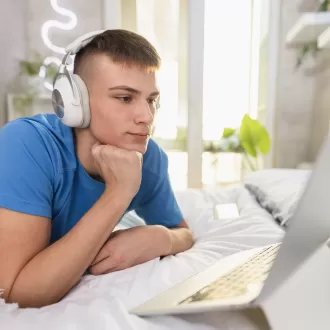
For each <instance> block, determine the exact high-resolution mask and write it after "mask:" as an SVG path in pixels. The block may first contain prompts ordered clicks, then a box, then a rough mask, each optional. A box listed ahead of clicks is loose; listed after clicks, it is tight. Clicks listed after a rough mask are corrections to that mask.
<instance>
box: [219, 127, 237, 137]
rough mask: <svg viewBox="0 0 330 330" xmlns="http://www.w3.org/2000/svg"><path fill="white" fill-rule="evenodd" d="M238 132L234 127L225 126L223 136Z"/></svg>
mask: <svg viewBox="0 0 330 330" xmlns="http://www.w3.org/2000/svg"><path fill="white" fill-rule="evenodd" d="M235 132H236V130H235V129H233V128H225V129H224V130H223V133H222V137H224V138H226V137H229V136H232V135H233V134H234V133H235Z"/></svg>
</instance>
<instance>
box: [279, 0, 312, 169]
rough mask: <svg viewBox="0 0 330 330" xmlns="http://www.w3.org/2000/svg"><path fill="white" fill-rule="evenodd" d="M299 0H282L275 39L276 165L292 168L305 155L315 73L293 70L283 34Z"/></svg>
mask: <svg viewBox="0 0 330 330" xmlns="http://www.w3.org/2000/svg"><path fill="white" fill-rule="evenodd" d="M300 5H301V0H282V8H281V18H280V22H279V23H280V24H279V29H280V38H279V54H278V56H279V62H278V80H277V87H276V104H275V136H274V142H275V150H274V164H275V166H276V167H296V166H297V165H298V164H299V163H301V162H304V161H306V160H308V158H309V148H308V146H309V141H310V139H311V121H312V117H313V105H314V94H315V84H316V78H315V76H307V75H306V73H305V71H304V70H298V71H295V70H294V68H295V61H296V51H295V50H293V49H289V48H287V46H286V45H285V37H286V34H287V32H288V30H289V29H290V28H291V27H292V25H293V24H294V23H295V21H296V19H298V17H299V16H300V12H299V10H300V9H299V6H300Z"/></svg>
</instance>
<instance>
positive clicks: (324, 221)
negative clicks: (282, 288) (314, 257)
mask: <svg viewBox="0 0 330 330" xmlns="http://www.w3.org/2000/svg"><path fill="white" fill-rule="evenodd" d="M329 192H330V139H329V138H327V139H326V140H325V143H324V144H323V146H322V148H321V152H320V153H319V156H318V159H317V161H316V164H315V166H314V169H313V170H312V173H311V175H310V178H309V180H308V182H307V185H306V188H305V191H304V192H303V194H302V196H301V198H300V200H299V201H298V204H297V207H296V210H295V213H294V215H293V217H292V218H291V219H290V224H289V227H288V229H287V230H286V234H285V236H284V239H283V242H282V245H281V248H280V250H279V252H278V255H277V258H276V259H275V262H274V264H273V267H272V268H271V271H270V274H269V276H268V278H267V280H266V282H265V285H264V287H263V289H262V291H261V294H260V296H259V297H258V299H263V298H265V297H266V296H269V294H270V293H271V292H273V291H274V289H275V288H276V287H277V286H278V285H279V284H280V283H282V282H283V281H284V280H285V279H286V278H288V277H289V276H290V274H292V272H293V271H294V270H295V269H296V268H297V267H298V266H299V265H300V264H301V263H302V262H304V261H305V260H306V259H307V258H308V257H309V256H311V254H312V253H313V252H315V251H316V250H317V249H318V248H319V247H320V246H321V245H323V244H324V243H325V242H326V241H327V240H328V239H329V237H330V193H329ZM329 258H330V254H329Z"/></svg>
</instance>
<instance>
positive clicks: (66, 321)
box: [0, 186, 283, 330]
mask: <svg viewBox="0 0 330 330" xmlns="http://www.w3.org/2000/svg"><path fill="white" fill-rule="evenodd" d="M177 198H178V202H179V205H180V207H181V209H182V211H183V214H184V216H185V218H186V219H187V221H188V223H189V225H190V227H191V229H192V231H193V233H194V238H195V244H194V246H193V248H192V249H190V250H189V251H186V252H184V253H181V254H178V255H176V256H170V257H166V258H164V259H162V260H159V259H155V260H152V261H150V262H148V263H145V264H142V265H138V266H136V267H132V268H130V269H127V270H124V271H120V272H116V273H112V274H107V275H102V276H91V275H87V276H85V277H84V278H83V279H82V280H81V282H80V283H79V284H78V285H77V286H76V287H75V288H74V289H73V290H72V291H71V292H70V293H69V294H68V295H67V297H65V298H64V299H63V300H62V301H61V302H59V303H57V304H55V305H52V306H48V307H45V308H41V309H19V308H17V306H16V305H15V304H12V305H9V304H4V303H3V301H0V329H1V330H7V329H8V330H14V329H28V330H36V329H47V330H51V329H61V330H65V329H70V330H73V329H77V330H78V329H79V330H83V329H86V330H87V329H93V330H94V329H95V330H101V329H111V330H116V329H121V330H136V329H143V330H146V329H148V330H149V329H150V330H167V329H175V330H181V329H182V330H185V329H187V330H188V329H190V330H191V329H196V330H204V329H235V330H236V329H237V330H238V329H239V330H244V329H249V330H250V329H251V330H252V329H255V328H254V326H253V325H252V324H250V323H249V321H248V319H246V318H245V317H244V315H243V314H240V313H239V312H218V313H204V314H196V315H187V316H176V317H174V316H161V317H160V316H157V317H150V318H140V317H137V316H135V315H131V314H129V312H128V311H129V310H130V309H131V308H133V307H135V306H137V305H139V304H141V303H142V302H144V301H145V300H147V299H149V298H151V297H152V296H154V295H156V294H158V293H160V292H162V291H164V290H165V289H167V288H169V287H171V286H173V285H174V284H176V283H178V282H181V281H182V280H184V279H186V278H188V277H189V276H191V275H193V274H195V273H197V272H199V271H200V270H202V269H204V268H205V267H207V266H209V265H211V264H213V263H215V262H216V261H218V260H220V259H221V258H225V257H226V256H228V255H231V254H233V253H236V252H239V251H242V250H247V249H250V248H254V247H260V246H263V245H267V244H271V243H275V242H279V241H280V240H281V239H282V237H283V232H282V230H281V229H280V228H279V227H278V226H277V225H276V224H275V222H274V220H273V219H272V217H271V216H270V215H269V214H268V213H267V212H266V211H265V210H264V209H262V208H261V207H260V206H259V205H258V204H257V203H256V202H255V200H254V199H253V197H252V196H251V195H250V194H249V193H248V191H247V190H246V189H245V188H243V187H242V186H237V187H231V188H226V189H224V188H218V189H215V188H213V189H204V190H188V191H185V192H180V193H177ZM228 202H236V203H237V205H238V207H239V210H240V217H239V218H237V219H235V220H214V216H213V213H214V205H215V204H217V203H228ZM131 217H132V215H128V219H127V220H128V221H129V220H130V219H132V218H131ZM59 280H60V279H59Z"/></svg>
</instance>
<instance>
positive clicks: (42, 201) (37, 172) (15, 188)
mask: <svg viewBox="0 0 330 330" xmlns="http://www.w3.org/2000/svg"><path fill="white" fill-rule="evenodd" d="M0 157H1V158H0V207H3V208H6V209H10V210H13V211H17V212H22V213H27V214H33V215H38V216H44V217H49V218H51V215H52V207H51V206H52V196H53V177H54V176H53V175H52V172H53V166H52V161H51V157H50V155H49V150H48V149H47V147H46V143H45V141H44V139H43V137H42V136H41V134H40V133H39V131H38V130H37V129H36V127H34V126H33V125H32V124H31V123H29V122H28V121H24V120H18V121H14V122H11V123H8V124H7V125H5V126H4V127H3V128H1V129H0Z"/></svg>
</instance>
